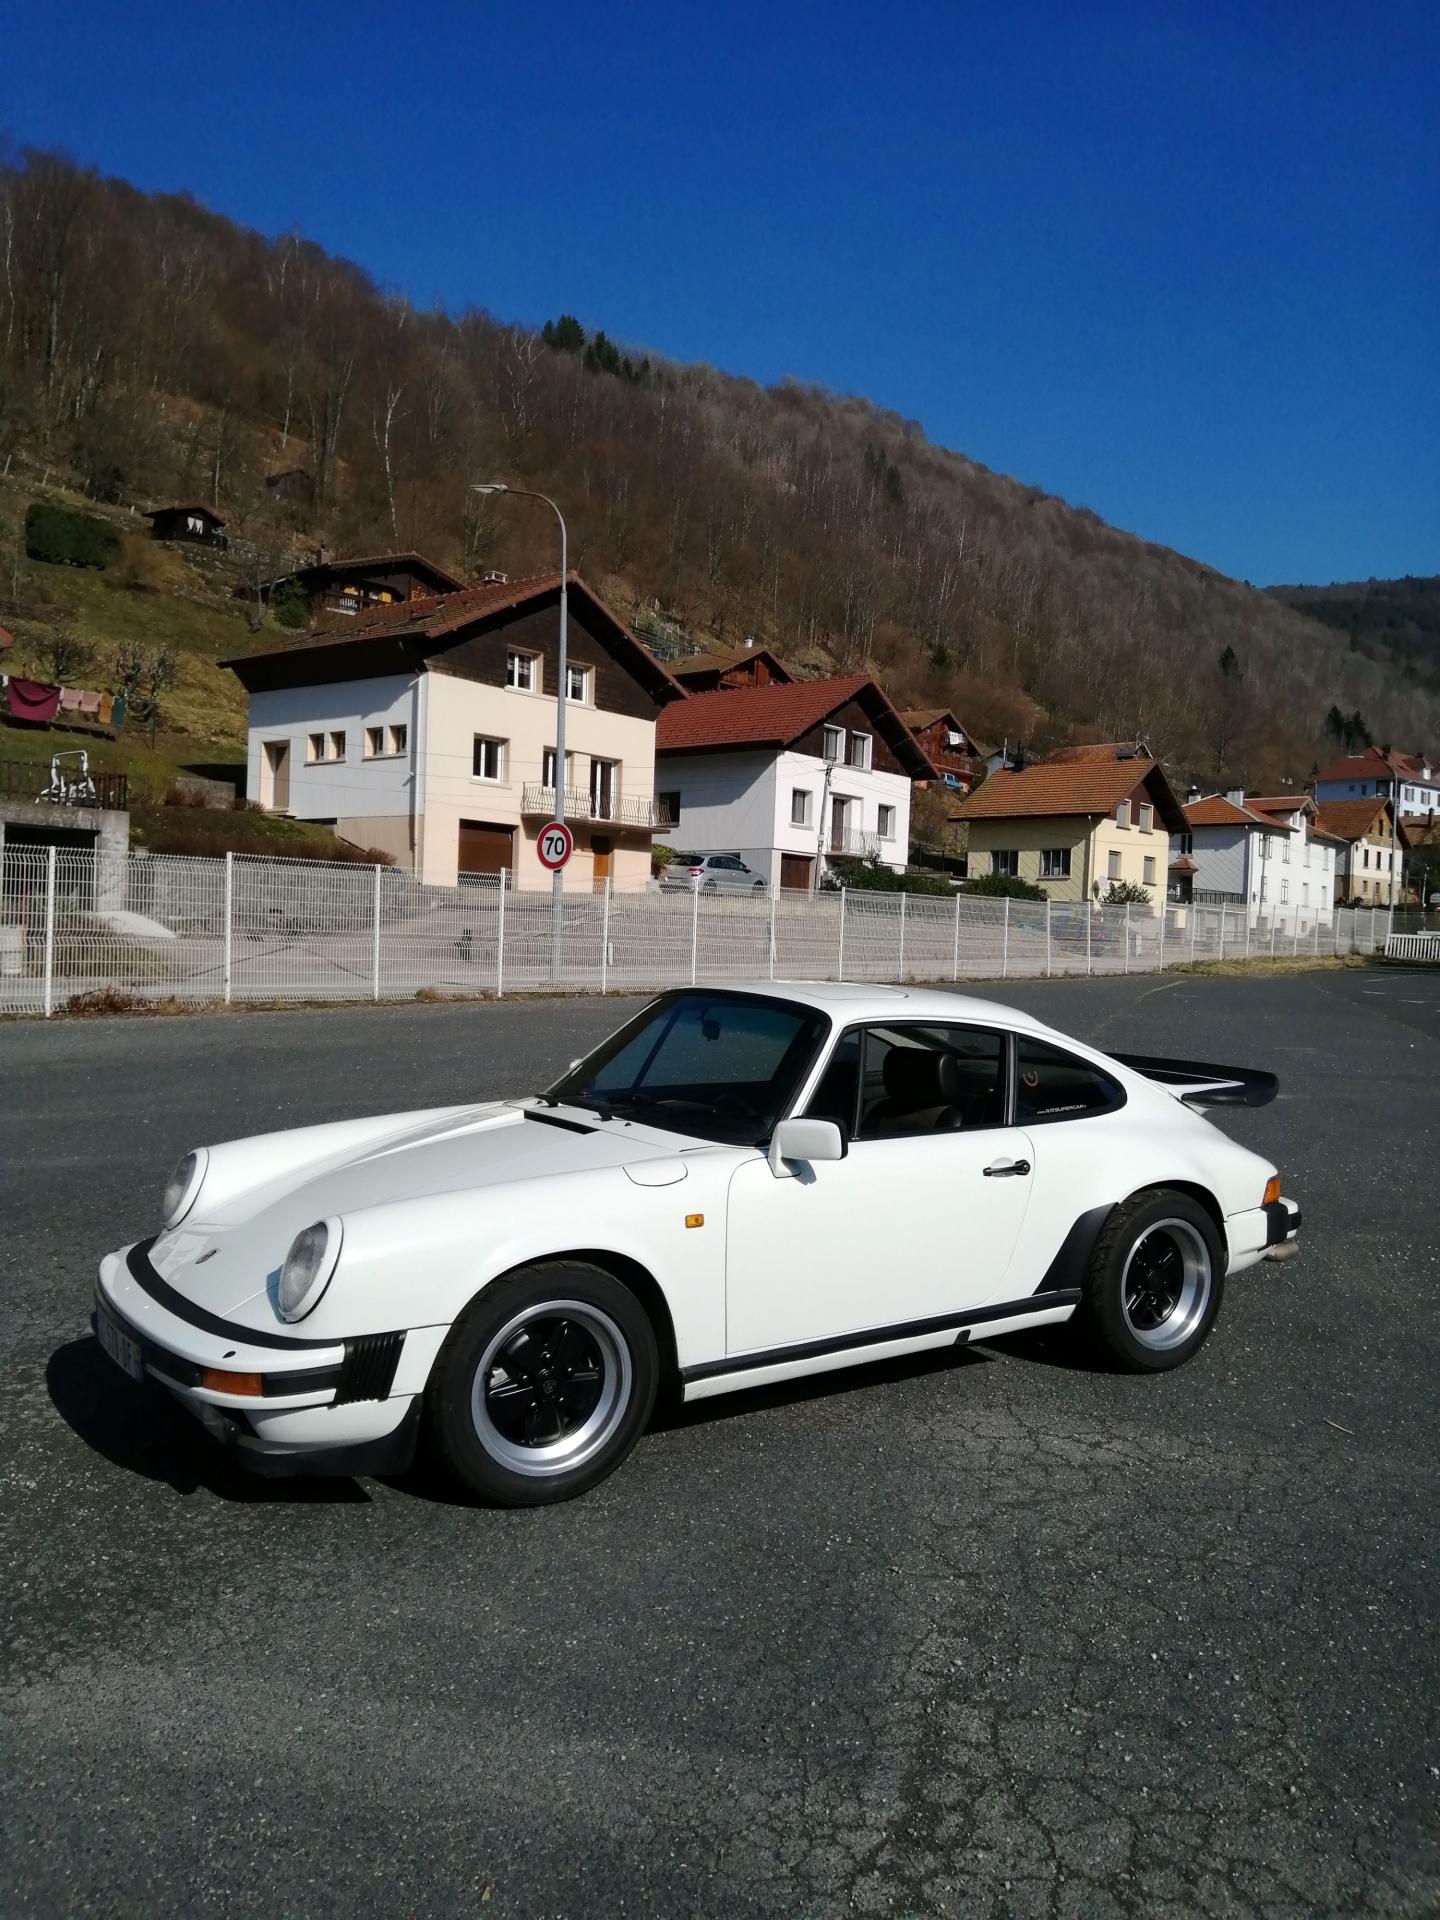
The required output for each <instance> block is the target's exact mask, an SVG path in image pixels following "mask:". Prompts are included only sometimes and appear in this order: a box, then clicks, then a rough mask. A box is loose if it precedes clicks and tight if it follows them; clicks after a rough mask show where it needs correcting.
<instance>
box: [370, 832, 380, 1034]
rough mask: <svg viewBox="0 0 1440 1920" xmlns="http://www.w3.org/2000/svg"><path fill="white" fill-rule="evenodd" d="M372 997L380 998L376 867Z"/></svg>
mask: <svg viewBox="0 0 1440 1920" xmlns="http://www.w3.org/2000/svg"><path fill="white" fill-rule="evenodd" d="M370 998H371V999H372V1000H378V999H379V998H380V868H379V865H378V863H377V865H376V868H375V927H374V931H373V933H372V935H371V940H370Z"/></svg>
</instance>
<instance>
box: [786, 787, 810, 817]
mask: <svg viewBox="0 0 1440 1920" xmlns="http://www.w3.org/2000/svg"><path fill="white" fill-rule="evenodd" d="M790 824H791V826H792V827H808V826H809V824H810V794H809V792H808V790H807V789H806V788H804V787H792V788H791V789H790Z"/></svg>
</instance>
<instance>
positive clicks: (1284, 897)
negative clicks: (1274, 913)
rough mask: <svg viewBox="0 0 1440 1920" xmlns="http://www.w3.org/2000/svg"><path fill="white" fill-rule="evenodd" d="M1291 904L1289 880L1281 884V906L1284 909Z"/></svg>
mask: <svg viewBox="0 0 1440 1920" xmlns="http://www.w3.org/2000/svg"><path fill="white" fill-rule="evenodd" d="M1289 903H1290V882H1289V881H1288V880H1282V881H1281V882H1280V904H1281V906H1282V907H1284V906H1288V905H1289Z"/></svg>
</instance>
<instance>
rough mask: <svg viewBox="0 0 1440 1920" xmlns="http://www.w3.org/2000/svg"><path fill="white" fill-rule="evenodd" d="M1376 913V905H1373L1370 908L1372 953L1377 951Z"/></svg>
mask: <svg viewBox="0 0 1440 1920" xmlns="http://www.w3.org/2000/svg"><path fill="white" fill-rule="evenodd" d="M1375 914H1376V909H1375V908H1374V907H1371V909H1370V951H1371V953H1374V951H1375Z"/></svg>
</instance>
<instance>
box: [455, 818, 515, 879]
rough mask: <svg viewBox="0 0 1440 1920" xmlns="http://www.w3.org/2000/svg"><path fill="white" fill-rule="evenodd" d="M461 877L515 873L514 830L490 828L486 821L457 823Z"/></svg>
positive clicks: (509, 828)
mask: <svg viewBox="0 0 1440 1920" xmlns="http://www.w3.org/2000/svg"><path fill="white" fill-rule="evenodd" d="M459 867H460V871H461V873H503V872H504V871H505V870H506V869H507V868H508V869H509V870H510V872H512V873H513V872H514V871H515V829H514V828H513V827H495V826H491V825H490V824H489V822H488V821H485V820H462V821H461V822H460V859H459Z"/></svg>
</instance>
